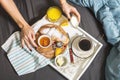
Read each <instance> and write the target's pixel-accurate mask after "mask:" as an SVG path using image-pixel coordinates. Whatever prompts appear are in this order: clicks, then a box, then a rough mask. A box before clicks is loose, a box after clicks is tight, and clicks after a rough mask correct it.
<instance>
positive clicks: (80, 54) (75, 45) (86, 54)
mask: <svg viewBox="0 0 120 80" xmlns="http://www.w3.org/2000/svg"><path fill="white" fill-rule="evenodd" d="M82 38H85V37H81V36H77V37H75V38H74V39H73V42H72V44H71V45H72V50H73V52H74V54H75V55H76V56H78V57H80V58H88V57H89V56H91V55H92V53H93V52H94V45H93V42H92V47H91V49H90V50H88V51H83V50H80V49H79V48H78V42H79V41H80V40H81V39H82ZM86 38H87V37H86Z"/></svg>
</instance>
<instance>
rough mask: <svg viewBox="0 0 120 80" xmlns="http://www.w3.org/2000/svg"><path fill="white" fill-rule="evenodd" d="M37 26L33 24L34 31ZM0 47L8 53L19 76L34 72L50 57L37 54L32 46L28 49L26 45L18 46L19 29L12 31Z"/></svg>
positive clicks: (47, 61) (44, 64)
mask: <svg viewBox="0 0 120 80" xmlns="http://www.w3.org/2000/svg"><path fill="white" fill-rule="evenodd" d="M38 26H39V25H37V26H33V29H34V30H35V32H36V31H37V29H39V27H38ZM36 28H37V29H36ZM1 47H2V48H3V49H4V50H5V51H6V52H7V53H8V54H7V56H8V59H9V60H10V62H11V64H12V66H13V67H14V69H15V71H16V72H17V74H18V75H19V76H21V75H24V74H28V73H31V72H34V71H36V70H38V69H40V68H42V67H44V66H46V65H48V64H49V63H50V59H47V58H45V57H44V56H43V55H41V54H39V53H38V52H37V51H36V50H35V49H34V48H32V51H30V50H29V49H28V48H27V47H26V46H25V47H24V48H22V47H21V46H20V32H19V31H17V32H15V33H13V34H12V35H11V36H10V37H9V38H8V40H7V41H6V42H5V43H4V44H3V45H2V46H1Z"/></svg>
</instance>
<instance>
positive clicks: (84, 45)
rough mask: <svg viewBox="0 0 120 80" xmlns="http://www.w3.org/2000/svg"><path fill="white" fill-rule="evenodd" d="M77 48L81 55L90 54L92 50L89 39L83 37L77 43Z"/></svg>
mask: <svg viewBox="0 0 120 80" xmlns="http://www.w3.org/2000/svg"><path fill="white" fill-rule="evenodd" d="M77 48H78V50H79V51H81V52H82V53H83V54H84V53H86V52H89V53H90V52H91V50H92V48H93V43H92V41H91V39H89V38H86V37H83V38H81V39H80V40H78V42H77Z"/></svg>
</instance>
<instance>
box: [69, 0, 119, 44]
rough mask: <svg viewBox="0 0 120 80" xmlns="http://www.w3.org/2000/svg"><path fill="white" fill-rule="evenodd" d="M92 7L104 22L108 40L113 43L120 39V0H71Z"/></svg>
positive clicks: (98, 17) (97, 16)
mask: <svg viewBox="0 0 120 80" xmlns="http://www.w3.org/2000/svg"><path fill="white" fill-rule="evenodd" d="M69 1H71V2H73V3H75V4H77V5H80V6H84V7H88V8H90V9H91V10H92V11H93V12H94V14H95V16H96V18H97V19H98V20H99V21H100V22H101V23H102V24H103V29H104V31H105V34H106V36H107V40H108V42H109V43H111V44H113V45H114V44H115V43H117V42H119V41H120V27H119V26H120V15H119V14H120V0H69Z"/></svg>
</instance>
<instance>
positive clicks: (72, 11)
mask: <svg viewBox="0 0 120 80" xmlns="http://www.w3.org/2000/svg"><path fill="white" fill-rule="evenodd" d="M61 1H62V0H61ZM61 7H62V10H63V12H64V13H65V14H66V15H67V17H68V19H70V18H71V16H70V15H71V14H74V15H76V16H77V18H78V21H79V23H80V14H79V12H78V11H77V9H76V8H75V7H73V6H71V5H70V4H68V3H67V2H66V1H64V2H63V3H61Z"/></svg>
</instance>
